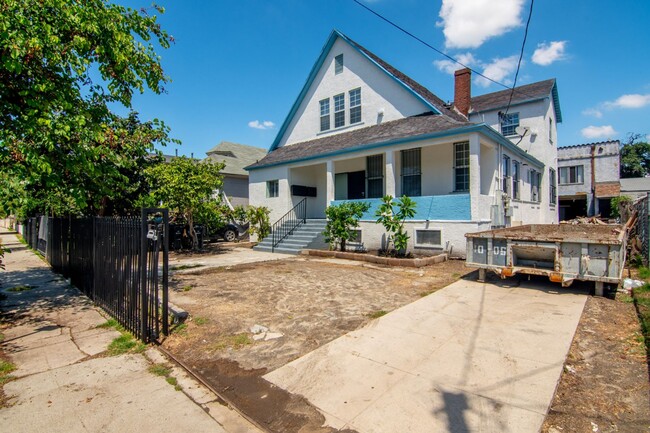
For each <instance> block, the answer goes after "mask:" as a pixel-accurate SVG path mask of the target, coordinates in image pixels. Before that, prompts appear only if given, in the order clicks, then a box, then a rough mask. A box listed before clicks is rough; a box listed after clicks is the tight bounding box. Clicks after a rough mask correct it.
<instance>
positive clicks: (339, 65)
mask: <svg viewBox="0 0 650 433" xmlns="http://www.w3.org/2000/svg"><path fill="white" fill-rule="evenodd" d="M341 72H343V54H339V55H338V56H336V57H334V74H335V75H338V74H340V73H341Z"/></svg>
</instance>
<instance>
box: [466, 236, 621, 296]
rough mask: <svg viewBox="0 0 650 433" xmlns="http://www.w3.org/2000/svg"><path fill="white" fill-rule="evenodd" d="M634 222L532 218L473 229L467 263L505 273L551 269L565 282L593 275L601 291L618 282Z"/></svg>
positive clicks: (552, 274)
mask: <svg viewBox="0 0 650 433" xmlns="http://www.w3.org/2000/svg"><path fill="white" fill-rule="evenodd" d="M627 227H628V225H625V226H624V225H619V224H602V225H600V224H529V225H524V226H517V227H508V228H503V229H495V230H488V231H483V232H478V233H467V234H466V235H465V237H466V238H467V261H466V266H471V267H476V268H479V280H485V273H486V270H490V271H493V272H495V273H496V274H497V275H499V276H501V278H506V277H510V276H513V275H516V274H531V275H545V276H548V278H549V279H550V280H551V281H553V282H556V283H562V287H568V286H569V285H571V283H572V282H573V281H574V280H580V281H593V282H594V283H595V288H596V295H598V296H602V295H603V289H604V285H605V284H610V285H618V284H619V282H620V280H621V277H622V275H623V269H624V267H625V251H626V243H627V232H628V229H627Z"/></svg>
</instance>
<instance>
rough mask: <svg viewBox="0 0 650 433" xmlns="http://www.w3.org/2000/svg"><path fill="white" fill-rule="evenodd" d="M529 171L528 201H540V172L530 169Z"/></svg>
mask: <svg viewBox="0 0 650 433" xmlns="http://www.w3.org/2000/svg"><path fill="white" fill-rule="evenodd" d="M529 173H530V201H534V202H539V201H540V191H539V189H540V188H539V186H540V184H541V180H542V173H540V172H538V171H535V170H531V171H529Z"/></svg>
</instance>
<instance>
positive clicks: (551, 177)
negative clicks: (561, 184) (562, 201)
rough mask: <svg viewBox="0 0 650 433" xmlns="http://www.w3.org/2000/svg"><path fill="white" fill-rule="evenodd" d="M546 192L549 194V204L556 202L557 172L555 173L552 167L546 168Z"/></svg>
mask: <svg viewBox="0 0 650 433" xmlns="http://www.w3.org/2000/svg"><path fill="white" fill-rule="evenodd" d="M548 184H549V187H548V192H549V194H550V196H549V199H550V202H551V204H556V203H557V174H556V173H555V169H554V168H549V169H548Z"/></svg>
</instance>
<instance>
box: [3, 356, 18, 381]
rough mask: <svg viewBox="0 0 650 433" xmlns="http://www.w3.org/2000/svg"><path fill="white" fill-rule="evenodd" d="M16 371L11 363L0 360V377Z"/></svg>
mask: <svg viewBox="0 0 650 433" xmlns="http://www.w3.org/2000/svg"><path fill="white" fill-rule="evenodd" d="M15 369H16V366H15V365H14V364H12V363H11V362H8V361H4V360H2V359H0V377H2V376H6V375H8V374H9V373H11V372H12V371H14V370H15Z"/></svg>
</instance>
